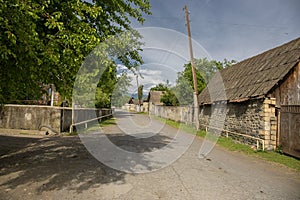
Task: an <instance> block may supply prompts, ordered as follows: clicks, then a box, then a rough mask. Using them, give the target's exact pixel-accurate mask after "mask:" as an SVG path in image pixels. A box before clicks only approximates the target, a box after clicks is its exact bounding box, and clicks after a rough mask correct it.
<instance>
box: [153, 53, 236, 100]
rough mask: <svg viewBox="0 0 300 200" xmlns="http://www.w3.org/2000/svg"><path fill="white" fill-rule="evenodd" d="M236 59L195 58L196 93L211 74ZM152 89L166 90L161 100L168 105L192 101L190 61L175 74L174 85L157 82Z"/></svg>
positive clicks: (192, 86) (192, 83)
mask: <svg viewBox="0 0 300 200" xmlns="http://www.w3.org/2000/svg"><path fill="white" fill-rule="evenodd" d="M234 63H236V61H234V60H232V61H228V60H227V59H224V61H223V62H220V61H216V60H211V61H209V60H208V59H206V58H204V59H195V68H196V80H197V90H198V94H200V93H201V91H202V90H203V89H204V88H205V87H206V85H207V83H208V82H209V80H210V79H211V78H212V77H213V75H214V74H215V73H216V72H217V71H218V70H221V69H223V68H225V67H229V66H231V65H232V64H234ZM152 90H159V91H167V92H166V93H165V94H164V95H163V96H162V98H161V102H162V103H164V105H168V106H178V105H190V104H192V103H193V101H194V99H193V98H194V97H193V93H194V81H193V74H192V67H191V63H188V64H186V65H184V70H183V71H182V72H179V73H178V75H177V80H176V85H175V86H174V87H167V86H166V85H164V84H158V85H157V86H156V87H154V88H152Z"/></svg>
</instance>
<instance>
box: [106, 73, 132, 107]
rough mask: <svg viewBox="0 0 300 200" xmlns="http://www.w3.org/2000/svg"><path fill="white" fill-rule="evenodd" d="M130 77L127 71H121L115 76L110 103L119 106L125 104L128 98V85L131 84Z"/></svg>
mask: <svg viewBox="0 0 300 200" xmlns="http://www.w3.org/2000/svg"><path fill="white" fill-rule="evenodd" d="M131 81H132V78H131V77H129V76H128V75H127V73H122V74H121V75H120V76H119V77H118V78H117V83H116V85H115V89H114V91H113V93H112V98H111V104H112V105H113V106H116V107H121V106H123V105H125V103H127V102H128V100H129V99H130V96H129V95H128V87H129V86H131V83H130V82H131Z"/></svg>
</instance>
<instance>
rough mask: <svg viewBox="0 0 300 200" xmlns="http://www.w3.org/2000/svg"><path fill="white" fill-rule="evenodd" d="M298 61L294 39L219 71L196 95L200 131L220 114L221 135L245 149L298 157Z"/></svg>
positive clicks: (299, 42) (299, 47)
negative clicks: (278, 149)
mask: <svg viewBox="0 0 300 200" xmlns="http://www.w3.org/2000/svg"><path fill="white" fill-rule="evenodd" d="M299 61H300V38H297V39H295V40H293V41H291V42H288V43H286V44H283V45H281V46H279V47H276V48H273V49H271V50H268V51H266V52H263V53H261V54H259V55H256V56H254V57H251V58H248V59H246V60H244V61H242V62H239V63H237V64H235V65H233V66H231V67H228V68H225V69H223V70H221V71H220V73H217V74H216V75H215V76H214V77H213V78H212V80H211V81H210V82H209V84H208V86H207V87H206V88H205V89H204V90H203V91H202V92H201V94H200V95H199V98H198V100H199V105H200V110H199V115H200V117H199V118H200V125H201V126H202V127H203V126H207V125H209V124H211V122H210V119H212V118H214V120H216V121H218V117H216V116H218V115H220V114H222V113H223V114H224V113H225V115H226V116H225V118H224V121H222V123H223V127H222V129H223V130H225V132H226V131H227V132H226V133H227V134H228V133H229V134H230V135H232V136H233V137H236V139H238V140H241V141H242V142H244V143H248V144H250V145H254V144H255V141H258V140H257V139H260V141H262V142H263V144H264V146H265V148H266V149H269V150H271V149H275V148H276V147H279V146H280V147H281V146H283V150H284V151H285V152H286V153H289V154H291V155H294V156H297V157H300V62H299ZM290 114H294V115H293V117H291V115H290ZM287 123H289V125H288V124H287ZM215 124H217V123H215ZM225 132H224V131H223V133H225ZM244 135H245V137H244ZM247 136H250V137H247ZM291 152H292V153H291Z"/></svg>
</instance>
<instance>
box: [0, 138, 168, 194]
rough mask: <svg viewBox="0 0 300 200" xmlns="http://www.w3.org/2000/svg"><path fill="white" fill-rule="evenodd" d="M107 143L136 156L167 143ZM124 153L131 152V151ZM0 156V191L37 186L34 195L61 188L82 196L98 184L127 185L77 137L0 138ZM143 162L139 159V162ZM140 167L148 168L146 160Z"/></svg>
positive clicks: (116, 140) (122, 176)
mask: <svg viewBox="0 0 300 200" xmlns="http://www.w3.org/2000/svg"><path fill="white" fill-rule="evenodd" d="M109 139H110V140H111V141H112V142H113V143H114V144H116V145H117V146H120V147H121V148H123V149H125V150H126V148H127V147H132V146H134V147H136V152H145V151H151V150H152V149H155V148H161V147H163V146H165V145H166V142H167V140H168V138H165V136H155V137H154V138H152V139H151V141H152V142H151V141H148V140H149V139H135V138H134V137H131V136H128V135H120V134H111V135H109ZM124 141H126V142H124ZM145 144H147V145H145ZM127 150H129V151H134V150H132V148H131V149H130V148H127ZM0 152H1V157H0V169H1V171H0V177H1V178H0V183H1V184H0V188H7V189H9V190H11V191H13V190H14V189H16V188H17V187H19V186H22V185H27V184H31V183H37V185H38V187H36V189H35V191H34V192H35V193H36V194H37V195H39V194H41V193H42V192H44V191H54V190H61V189H62V188H64V189H67V190H72V191H76V192H77V193H82V192H83V191H85V190H89V189H92V188H97V187H99V185H101V184H109V183H113V182H118V184H120V183H125V182H126V181H125V176H126V173H125V172H122V171H118V170H115V169H112V168H110V167H108V166H106V165H104V164H102V163H101V162H99V161H98V160H97V159H95V158H94V157H93V156H92V155H91V154H90V153H89V152H88V151H87V150H86V148H85V146H84V145H83V144H82V142H81V140H80V138H79V137H78V136H69V137H44V138H31V137H30V136H28V137H18V136H1V135H0ZM128 159H130V158H128ZM143 159H144V158H143V157H142V155H141V157H140V160H143ZM143 163H144V164H146V165H147V160H143ZM14 174H15V175H14Z"/></svg>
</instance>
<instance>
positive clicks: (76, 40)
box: [0, 0, 150, 102]
mask: <svg viewBox="0 0 300 200" xmlns="http://www.w3.org/2000/svg"><path fill="white" fill-rule="evenodd" d="M149 10H150V5H149V1H148V0H123V1H120V0H111V1H102V0H94V1H93V3H90V2H87V1H84V0H69V1H60V0H46V1H40V0H30V1H23V0H11V1H8V0H0V30H1V37H0V55H1V57H0V60H1V64H0V71H1V73H0V92H1V94H0V100H1V101H2V102H10V101H11V100H14V99H36V98H39V97H40V91H41V90H40V86H41V84H42V83H53V84H55V85H56V88H57V90H58V91H59V92H60V94H61V95H62V96H64V97H70V96H71V91H72V88H73V83H74V80H75V76H76V73H77V71H78V69H79V67H80V65H81V63H82V62H83V60H84V59H85V57H86V56H87V55H88V54H89V53H90V51H91V50H92V49H93V48H94V47H95V46H97V45H98V44H99V43H100V42H101V41H104V40H105V39H107V38H109V37H110V36H111V35H116V34H118V33H121V32H123V31H125V30H129V31H131V30H132V28H131V27H130V23H131V20H133V19H135V20H137V21H138V22H140V23H143V22H144V18H143V14H150V11H149ZM119 60H120V61H121V62H122V63H124V64H125V65H126V66H127V67H129V68H130V67H134V65H133V64H132V62H131V60H136V61H138V62H139V63H140V62H142V61H141V58H140V57H139V55H138V52H137V51H132V52H130V51H129V52H126V54H125V55H123V56H121V57H119ZM102 89H103V88H102ZM102 89H101V90H102Z"/></svg>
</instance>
